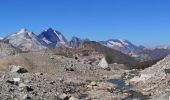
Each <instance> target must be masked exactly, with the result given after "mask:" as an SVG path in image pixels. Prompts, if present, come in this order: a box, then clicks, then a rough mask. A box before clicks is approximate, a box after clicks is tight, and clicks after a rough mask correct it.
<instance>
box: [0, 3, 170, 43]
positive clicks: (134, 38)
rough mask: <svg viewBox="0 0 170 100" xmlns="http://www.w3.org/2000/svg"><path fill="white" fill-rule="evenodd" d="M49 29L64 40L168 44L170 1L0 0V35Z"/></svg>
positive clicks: (169, 35)
mask: <svg viewBox="0 0 170 100" xmlns="http://www.w3.org/2000/svg"><path fill="white" fill-rule="evenodd" d="M49 27H52V28H53V29H55V30H58V31H60V32H61V33H63V35H64V36H65V37H66V38H67V39H70V38H71V37H72V36H77V37H80V38H89V39H91V40H96V41H100V40H108V39H127V40H129V41H131V42H132V43H134V44H136V45H144V46H156V45H161V44H170V0H0V36H3V37H4V36H7V35H9V34H12V33H15V32H17V31H19V30H20V29H21V28H27V29H28V30H30V31H32V32H34V33H35V34H37V35H38V34H40V32H41V31H42V30H44V29H48V28H49Z"/></svg>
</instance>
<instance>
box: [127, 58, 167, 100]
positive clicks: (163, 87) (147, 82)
mask: <svg viewBox="0 0 170 100" xmlns="http://www.w3.org/2000/svg"><path fill="white" fill-rule="evenodd" d="M169 70H170V56H167V57H166V58H164V59H163V60H161V61H160V62H158V63H157V64H155V65H153V66H152V67H149V68H146V69H144V70H142V71H140V73H139V76H136V77H134V78H132V79H131V80H130V81H131V83H133V84H134V85H135V86H136V89H137V90H139V91H141V92H142V93H143V94H146V95H148V96H152V98H153V99H155V98H157V99H158V100H164V99H165V98H169V96H168V94H170V72H169ZM167 93H168V94H167ZM165 94H167V95H165ZM161 95H164V96H161ZM157 96H158V97H161V98H158V97H157ZM157 99H156V100H157ZM165 100H166V99H165Z"/></svg>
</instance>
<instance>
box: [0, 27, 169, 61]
mask: <svg viewBox="0 0 170 100" xmlns="http://www.w3.org/2000/svg"><path fill="white" fill-rule="evenodd" d="M0 40H1V41H3V42H5V43H9V44H11V45H12V46H14V47H16V48H18V49H20V50H21V51H40V50H45V49H51V48H56V47H60V48H77V47H79V46H80V45H81V44H82V43H83V42H85V41H90V40H89V39H80V38H78V37H75V36H74V37H72V39H71V40H70V41H68V40H67V39H66V38H65V37H64V35H63V34H62V33H61V32H59V31H56V30H54V29H52V28H49V29H47V30H44V31H42V32H41V33H40V34H39V35H35V34H34V33H33V32H30V31H29V30H27V29H25V28H23V29H21V30H20V31H18V32H16V33H13V34H11V35H9V36H6V37H4V38H0ZM98 43H99V44H100V45H103V46H105V47H108V48H111V49H114V50H117V51H120V52H122V53H123V54H126V55H129V56H131V57H133V58H135V59H137V60H139V61H145V60H155V59H162V58H164V57H165V56H167V55H168V54H170V46H169V45H163V46H157V47H155V48H152V49H150V48H146V47H144V46H136V45H134V44H133V43H131V42H130V41H128V40H123V39H109V40H107V41H98Z"/></svg>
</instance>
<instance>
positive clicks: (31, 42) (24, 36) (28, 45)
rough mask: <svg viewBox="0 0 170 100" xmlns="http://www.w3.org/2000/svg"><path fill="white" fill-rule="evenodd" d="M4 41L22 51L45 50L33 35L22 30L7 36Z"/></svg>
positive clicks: (41, 42)
mask: <svg viewBox="0 0 170 100" xmlns="http://www.w3.org/2000/svg"><path fill="white" fill-rule="evenodd" d="M4 41H6V42H9V43H10V44H12V45H13V46H14V47H18V48H20V49H21V50H23V51H30V50H31V51H37V50H40V49H43V48H46V47H45V46H44V45H43V41H41V40H40V39H38V37H37V36H36V35H35V34H34V33H33V32H30V31H28V30H27V29H25V28H23V29H21V30H20V31H19V32H16V33H14V34H12V35H10V36H7V37H6V38H5V39H4Z"/></svg>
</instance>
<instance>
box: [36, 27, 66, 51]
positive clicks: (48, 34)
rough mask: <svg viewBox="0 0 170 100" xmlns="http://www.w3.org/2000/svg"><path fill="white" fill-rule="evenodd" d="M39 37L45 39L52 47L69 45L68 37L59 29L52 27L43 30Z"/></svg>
mask: <svg viewBox="0 0 170 100" xmlns="http://www.w3.org/2000/svg"><path fill="white" fill-rule="evenodd" d="M38 38H39V39H41V40H42V41H44V42H45V43H46V44H47V46H48V47H50V48H54V47H57V46H63V47H65V46H66V47H68V45H67V40H66V38H65V37H64V36H63V35H62V34H61V33H60V32H59V31H55V30H53V29H52V28H49V29H48V30H45V31H43V32H42V33H41V34H40V35H39V36H38Z"/></svg>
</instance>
